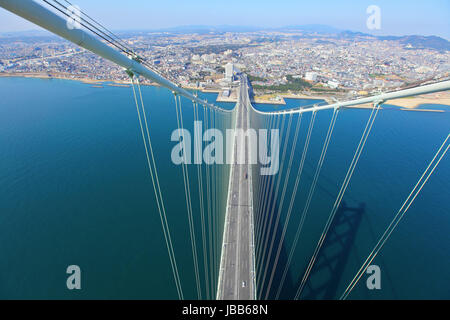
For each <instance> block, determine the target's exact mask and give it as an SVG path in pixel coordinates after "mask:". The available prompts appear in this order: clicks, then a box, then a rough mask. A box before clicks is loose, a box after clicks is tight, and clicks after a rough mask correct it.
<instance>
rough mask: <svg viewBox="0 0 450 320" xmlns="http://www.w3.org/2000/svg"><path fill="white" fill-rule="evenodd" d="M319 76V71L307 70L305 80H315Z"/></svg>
mask: <svg viewBox="0 0 450 320" xmlns="http://www.w3.org/2000/svg"><path fill="white" fill-rule="evenodd" d="M317 76H318V74H317V72H307V73H306V74H305V80H307V81H313V82H315V81H317Z"/></svg>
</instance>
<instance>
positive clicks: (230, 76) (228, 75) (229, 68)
mask: <svg viewBox="0 0 450 320" xmlns="http://www.w3.org/2000/svg"><path fill="white" fill-rule="evenodd" d="M225 80H227V81H229V82H233V80H234V65H233V64H232V63H227V65H226V66H225Z"/></svg>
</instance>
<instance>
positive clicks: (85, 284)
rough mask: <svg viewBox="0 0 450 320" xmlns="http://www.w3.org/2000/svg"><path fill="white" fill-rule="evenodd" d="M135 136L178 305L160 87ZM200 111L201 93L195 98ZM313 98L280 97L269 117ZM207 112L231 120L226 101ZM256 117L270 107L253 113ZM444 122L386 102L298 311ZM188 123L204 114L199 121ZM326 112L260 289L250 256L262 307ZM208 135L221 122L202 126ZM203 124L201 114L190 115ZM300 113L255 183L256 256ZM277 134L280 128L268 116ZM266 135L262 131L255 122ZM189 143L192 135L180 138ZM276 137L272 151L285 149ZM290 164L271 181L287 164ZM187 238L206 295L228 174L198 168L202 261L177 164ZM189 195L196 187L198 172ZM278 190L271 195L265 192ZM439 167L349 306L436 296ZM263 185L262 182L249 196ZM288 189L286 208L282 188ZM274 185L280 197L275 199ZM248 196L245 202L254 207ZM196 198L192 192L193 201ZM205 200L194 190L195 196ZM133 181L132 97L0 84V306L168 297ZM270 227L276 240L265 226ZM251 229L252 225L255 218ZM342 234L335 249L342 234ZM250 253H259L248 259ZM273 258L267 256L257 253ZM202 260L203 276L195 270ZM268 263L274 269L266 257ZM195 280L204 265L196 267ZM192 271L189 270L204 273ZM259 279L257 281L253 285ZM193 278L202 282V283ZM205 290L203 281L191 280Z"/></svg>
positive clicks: (425, 155)
mask: <svg viewBox="0 0 450 320" xmlns="http://www.w3.org/2000/svg"><path fill="white" fill-rule="evenodd" d="M142 90H143V96H144V100H145V106H146V109H147V116H148V120H149V128H150V133H151V138H152V143H153V148H154V151H155V157H156V163H157V166H158V174H159V179H160V182H161V188H162V191H163V197H164V202H165V206H166V212H167V218H168V224H169V227H170V231H171V236H172V241H173V246H174V251H175V256H176V259H177V265H178V270H179V274H180V279H181V285H182V289H183V293H184V298H188V299H197V298H199V294H198V292H197V290H196V279H195V276H194V274H195V272H194V264H193V255H192V250H191V243H190V235H189V227H188V216H187V214H186V199H185V191H184V185H183V173H182V169H181V167H180V166H176V165H174V164H173V163H172V161H171V150H172V148H173V147H174V145H175V142H172V141H171V140H170V136H171V134H172V132H173V130H175V129H176V128H177V123H176V114H175V107H174V99H173V96H172V95H171V93H170V92H169V91H168V90H165V89H162V88H158V87H143V88H142ZM200 95H201V96H202V97H204V98H207V99H209V100H210V101H214V100H215V98H216V95H215V94H200ZM316 102H317V101H307V100H304V101H299V100H292V99H288V100H287V105H286V106H283V107H284V108H290V107H297V106H300V105H304V106H306V105H310V104H311V103H316ZM182 105H183V110H184V111H183V117H184V126H185V127H186V128H187V129H189V130H191V129H192V126H193V109H192V104H191V103H190V102H189V101H187V100H186V99H182ZM219 105H221V106H223V107H225V108H228V109H231V108H233V104H225V103H220V104H219ZM255 107H256V108H258V109H260V110H271V109H278V108H282V107H280V106H271V105H256V106H255ZM423 108H426V109H429V108H440V109H443V110H445V111H446V112H444V113H434V112H413V111H401V110H399V109H398V108H396V107H393V106H389V105H386V106H384V108H383V109H382V110H381V111H380V112H379V114H378V117H377V119H376V121H375V124H374V127H373V131H372V133H371V135H370V137H369V139H368V141H367V144H366V146H365V150H364V152H363V154H362V156H361V158H360V160H359V163H358V166H357V168H356V170H355V173H354V175H353V178H352V180H351V182H350V184H349V187H348V189H347V192H346V193H345V195H344V198H343V202H344V204H345V205H343V206H342V207H341V208H340V210H339V211H338V214H337V217H338V218H339V219H336V222H335V223H333V226H332V228H331V230H330V233H331V234H332V236H331V237H329V239H327V241H325V245H324V247H325V249H324V250H322V252H321V253H320V255H319V256H320V258H319V260H318V264H317V266H316V267H315V268H314V269H313V270H312V273H311V277H310V280H309V282H308V286H307V289H306V290H305V292H304V294H303V295H302V296H301V298H306V299H323V298H329V299H336V298H339V296H340V295H341V294H342V292H343V291H344V290H345V288H346V287H347V285H348V284H349V282H350V280H351V279H352V278H353V276H354V275H355V273H356V272H357V270H358V269H359V267H360V266H361V264H362V262H363V261H364V260H365V258H366V257H367V255H368V254H369V252H370V251H371V250H372V248H373V246H374V245H375V243H376V241H377V240H378V238H379V237H380V236H381V234H382V233H383V231H384V230H385V228H386V227H387V225H388V224H389V223H390V221H391V220H392V218H393V216H394V215H395V214H396V213H397V211H398V209H399V208H400V207H401V205H402V203H403V201H404V200H405V199H406V197H407V196H408V194H409V192H410V191H411V189H412V187H413V186H414V185H415V184H416V182H417V180H418V179H419V177H420V176H421V174H422V172H423V171H424V170H425V168H426V167H427V165H428V163H429V161H430V160H431V159H432V158H433V156H434V153H435V152H436V151H437V149H438V148H439V146H440V145H441V143H442V142H443V140H444V139H445V137H446V136H447V135H448V133H449V131H450V112H449V111H450V110H449V109H448V107H446V106H423ZM369 113H370V111H368V110H362V109H355V110H342V111H341V112H339V115H338V119H337V122H336V127H335V130H334V133H333V136H332V139H331V143H330V146H329V150H328V152H327V155H326V158H325V162H324V166H323V169H322V173H321V175H320V178H319V181H318V186H317V190H316V192H315V194H314V197H313V199H312V202H311V206H310V209H309V211H308V214H307V217H306V219H305V224H304V227H303V229H302V233H301V235H300V238H299V242H298V245H297V247H296V248H295V250H294V258H293V259H292V263H291V264H290V265H289V266H288V276H287V277H286V280H285V283H284V284H283V287H282V288H281V289H280V292H281V295H280V298H285V299H290V298H292V297H293V295H294V294H295V292H296V290H297V287H298V281H299V279H300V278H301V276H302V274H303V271H304V269H305V267H306V265H307V263H308V262H309V258H310V256H311V254H312V251H313V250H314V247H315V245H316V243H317V241H318V239H319V236H320V234H321V232H322V229H323V227H324V224H325V221H326V220H327V218H328V215H329V213H330V211H331V208H332V206H333V203H334V201H335V199H336V196H337V194H338V191H339V188H340V186H341V184H342V181H343V179H344V176H345V174H346V172H347V169H348V166H349V164H350V161H351V159H352V157H353V153H354V152H355V149H356V146H357V144H358V142H359V139H360V137H361V134H362V132H363V130H364V126H365V123H366V121H367V119H368V117H369ZM200 114H203V110H202V108H200ZM331 115H332V112H331V111H330V112H328V111H324V112H320V113H318V114H317V117H316V121H315V125H314V128H313V131H312V138H311V142H310V146H309V149H308V153H307V155H306V158H305V164H304V169H303V172H302V175H301V179H300V183H299V186H298V191H297V195H296V197H295V199H294V200H293V207H292V215H291V218H290V221H289V223H288V224H287V225H288V227H287V232H286V235H285V239H284V244H283V247H282V248H281V254H280V258H279V261H278V267H277V269H275V272H274V281H272V284H271V287H270V288H268V277H269V276H270V273H271V271H272V269H271V268H272V266H273V260H269V261H270V263H267V261H265V260H267V258H265V254H266V253H267V250H263V249H258V250H260V253H259V254H258V255H257V260H262V261H260V262H259V264H258V268H259V269H261V270H262V271H263V272H262V273H260V274H259V276H258V280H257V286H258V289H259V291H260V292H262V297H264V296H265V294H266V292H267V291H269V292H270V293H269V294H268V297H269V298H271V297H274V294H275V292H276V291H277V290H276V289H277V286H278V284H279V277H280V273H282V271H283V269H284V268H285V267H286V257H287V255H288V254H289V252H290V251H291V250H292V242H293V239H294V236H295V233H296V229H297V225H298V223H299V217H300V214H301V212H302V210H303V205H304V203H305V200H306V198H307V195H308V191H309V186H310V185H311V181H312V177H313V175H314V171H315V168H316V165H317V161H318V159H319V155H320V152H321V149H322V146H323V140H324V138H325V135H326V132H327V129H328V125H329V122H330V118H331ZM207 116H208V119H209V122H210V123H212V124H215V126H216V127H219V128H228V127H230V126H232V119H231V116H222V115H220V114H212V113H208V114H207ZM202 117H203V116H201V118H202ZM309 119H310V114H305V115H304V116H303V117H302V119H301V121H302V122H301V125H300V127H299V135H298V140H297V145H296V148H295V149H294V148H292V147H291V146H292V142H293V141H292V140H293V135H294V129H295V125H296V124H297V121H298V116H293V117H292V118H291V121H292V125H291V128H290V130H289V132H288V130H287V124H288V121H289V118H288V117H285V119H284V121H285V126H284V131H282V135H283V137H282V139H281V145H282V149H281V150H283V144H284V143H286V142H287V143H288V146H289V147H287V148H286V154H285V158H284V159H283V162H284V163H285V165H284V166H283V168H280V172H279V174H278V175H277V176H274V177H272V178H271V179H270V180H269V181H264V178H261V182H260V184H259V185H260V186H262V187H265V186H269V190H270V186H273V187H272V190H273V191H272V192H270V191H268V192H269V194H271V196H272V198H274V199H276V200H273V201H272V202H271V203H272V204H269V205H268V207H269V209H270V210H269V212H272V213H271V214H272V215H273V216H274V217H275V218H273V219H272V220H271V219H270V215H268V218H269V219H268V220H269V221H270V223H269V224H266V227H267V228H268V232H267V233H265V234H264V235H267V236H266V238H264V237H263V238H262V239H261V240H257V246H258V248H261V245H262V247H263V248H264V243H268V244H269V246H270V243H271V239H272V237H275V238H274V239H275V240H276V241H275V242H274V243H275V249H273V250H276V244H277V243H278V240H279V238H280V234H281V229H282V227H283V225H284V223H285V221H286V213H287V207H288V205H289V202H290V200H291V195H292V190H293V189H294V188H293V187H294V183H295V179H296V175H297V169H298V167H299V163H300V161H301V154H302V150H303V147H304V141H305V138H306V134H307V129H308V125H309ZM275 120H276V121H279V123H280V125H281V122H282V121H283V119H282V118H281V117H279V118H278V119H275ZM258 121H260V122H261V123H265V122H264V121H265V120H264V119H259V120H258ZM191 132H192V131H191ZM286 139H287V141H286ZM291 152H293V162H292V163H293V165H292V168H291V173H290V175H289V176H287V175H286V171H287V167H288V165H287V164H286V163H287V162H288V159H289V156H290V155H291ZM188 167H189V169H188V172H189V176H190V181H191V183H190V186H191V194H192V199H193V200H192V206H193V213H194V225H195V231H196V244H197V252H198V261H200V264H199V270H200V281H201V298H212V297H213V296H214V290H215V285H216V283H215V282H214V281H216V282H217V280H216V277H217V273H218V263H219V259H220V245H221V240H222V234H221V232H222V229H223V219H224V206H225V201H226V192H227V187H228V179H227V177H228V172H229V166H227V165H224V166H214V167H212V168H209V169H208V170H210V171H209V172H208V176H209V181H210V182H212V181H217V184H215V185H212V184H211V185H210V188H211V190H210V192H209V193H210V197H209V199H210V201H209V202H210V203H208V200H207V199H206V196H205V197H204V199H203V203H204V206H205V207H207V206H208V204H209V205H210V206H213V207H214V208H215V210H214V212H215V215H214V216H212V217H207V220H206V222H207V223H211V227H210V228H208V229H207V232H208V231H209V230H211V235H207V252H206V254H205V251H204V250H203V249H202V239H203V238H202V237H201V223H200V217H199V214H198V212H199V211H200V206H199V203H200V199H201V197H199V191H198V190H199V185H198V179H197V173H198V171H197V167H196V166H194V165H191V166H188ZM201 168H202V174H203V176H202V179H203V188H206V186H207V183H206V182H207V179H208V178H206V173H207V172H206V166H202V167H201ZM278 180H279V181H280V182H278ZM449 181H450V156H449V155H447V156H446V157H445V158H444V159H443V160H442V162H441V163H440V165H439V167H438V168H437V169H436V171H435V173H434V174H433V176H432V177H431V179H430V180H429V182H428V183H427V185H426V186H425V187H424V188H423V190H422V192H421V194H420V195H419V196H418V197H417V199H416V201H415V202H414V204H413V205H412V206H411V208H410V210H409V211H408V212H407V214H406V216H405V218H404V219H403V220H402V221H401V222H400V224H399V225H398V228H397V229H396V230H395V232H394V233H393V234H392V236H391V238H390V239H389V241H388V242H387V243H386V245H385V246H384V248H383V249H382V251H381V252H380V254H379V255H378V256H377V258H376V259H375V260H374V262H373V264H376V265H378V266H379V267H380V269H381V290H368V288H367V287H366V279H367V277H368V275H364V276H363V277H362V278H361V280H360V281H359V282H358V285H357V286H356V287H355V289H354V290H353V292H352V293H351V295H350V296H349V298H350V299H397V298H398V299H430V298H433V299H444V298H445V299H449V298H450V272H449V270H450V253H449V252H450V203H449V200H448V195H449V194H450V183H449ZM264 182H267V183H266V184H264ZM284 183H286V184H287V187H286V190H287V192H286V195H285V200H284V201H281V197H280V195H281V191H282V189H283V186H284ZM277 184H278V185H279V188H277V187H276V186H277ZM259 189H261V188H258V189H257V190H254V192H255V194H256V196H257V195H259V193H258V192H259V191H260V190H259ZM204 190H205V189H204ZM204 194H206V192H204ZM154 199H155V198H154V193H153V187H152V183H151V180H150V176H149V172H148V169H147V162H146V157H145V152H144V147H143V144H142V137H141V133H140V128H139V123H138V118H137V114H136V107H135V104H134V100H133V96H132V90H131V88H123V87H112V86H108V85H104V87H103V88H94V87H93V86H92V85H89V84H84V83H80V82H75V81H65V80H55V79H52V80H40V79H25V78H0V254H1V259H0V298H2V299H54V298H56V299H94V298H95V299H177V298H178V296H177V291H176V287H175V284H174V281H173V277H172V272H171V266H170V261H169V258H168V254H167V249H166V244H165V241H164V235H163V232H162V229H161V222H160V217H159V215H158V210H157V206H156V203H155V200H154ZM274 213H275V214H276V213H279V214H280V219H279V223H278V225H277V226H276V228H275V221H276V215H274ZM256 219H257V220H258V221H259V225H257V226H255V227H256V228H258V227H264V224H263V223H261V221H260V217H256ZM341 236H342V237H341ZM263 253H264V254H263ZM273 255H274V253H272V256H273ZM205 256H206V261H211V263H207V264H206V265H205V264H203V263H202V262H203V261H205V259H204V258H205ZM271 259H273V257H272V258H271ZM69 265H78V266H80V268H81V279H82V280H81V286H82V289H81V290H68V289H67V287H66V280H67V278H68V276H69V275H68V274H67V273H66V268H67V267H68V266H69ZM205 267H206V268H205ZM205 269H206V270H207V272H206V273H205V272H203V270H205ZM265 270H267V271H266V275H267V276H266V277H264V276H262V275H263V274H264V271H265ZM205 275H207V277H205ZM206 278H207V279H206Z"/></svg>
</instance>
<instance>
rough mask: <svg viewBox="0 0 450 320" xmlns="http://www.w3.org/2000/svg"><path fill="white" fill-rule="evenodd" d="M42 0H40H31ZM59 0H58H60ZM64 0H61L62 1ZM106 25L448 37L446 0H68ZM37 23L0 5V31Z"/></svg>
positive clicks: (115, 27) (114, 27)
mask: <svg viewBox="0 0 450 320" xmlns="http://www.w3.org/2000/svg"><path fill="white" fill-rule="evenodd" d="M35 1H37V2H42V1H41V0H35ZM60 1H62V0H60ZM62 2H64V1H62ZM71 2H72V3H74V4H77V5H79V6H80V7H81V9H82V10H83V11H85V12H86V13H88V14H89V15H90V16H91V17H93V18H95V19H96V20H97V21H99V22H101V23H103V24H104V25H105V26H107V27H108V28H110V29H112V30H126V29H158V28H165V27H173V26H180V25H239V26H260V27H277V26H286V25H303V24H326V25H330V26H333V27H337V28H340V29H349V30H354V31H362V32H368V33H375V34H392V35H404V34H421V35H439V36H442V37H445V38H447V39H450V1H449V0H308V1H304V0H219V1H217V0H176V1H175V0H158V1H156V0H145V1H144V0H71ZM369 5H377V6H379V7H380V9H381V30H379V31H376V32H373V31H371V30H368V29H367V27H366V20H367V18H368V14H367V13H366V9H367V7H368V6H369ZM31 29H38V28H37V27H35V26H34V25H32V24H30V23H27V22H25V21H24V20H23V19H21V18H18V17H16V16H14V15H12V14H11V13H9V12H7V11H5V10H4V9H0V32H9V31H24V30H31Z"/></svg>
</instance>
